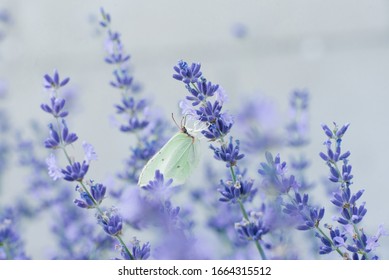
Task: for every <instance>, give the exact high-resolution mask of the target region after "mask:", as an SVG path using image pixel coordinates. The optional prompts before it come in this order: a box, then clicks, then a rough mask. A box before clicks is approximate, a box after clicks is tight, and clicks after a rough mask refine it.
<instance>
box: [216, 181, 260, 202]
mask: <svg viewBox="0 0 389 280" xmlns="http://www.w3.org/2000/svg"><path fill="white" fill-rule="evenodd" d="M253 184H254V180H249V181H240V180H237V181H236V182H235V184H233V183H232V182H231V181H229V182H226V183H225V182H223V180H221V181H220V185H221V186H222V187H224V189H219V192H220V194H221V195H222V197H221V198H219V200H220V201H222V202H232V203H237V202H238V200H239V201H242V202H245V201H246V200H247V201H252V200H253V198H254V196H255V194H256V193H257V189H253Z"/></svg>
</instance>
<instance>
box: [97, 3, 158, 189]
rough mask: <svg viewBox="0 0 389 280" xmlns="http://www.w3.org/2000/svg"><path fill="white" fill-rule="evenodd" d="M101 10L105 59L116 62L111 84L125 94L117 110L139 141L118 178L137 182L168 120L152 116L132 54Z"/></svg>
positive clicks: (122, 126) (126, 129)
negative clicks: (135, 73)
mask: <svg viewBox="0 0 389 280" xmlns="http://www.w3.org/2000/svg"><path fill="white" fill-rule="evenodd" d="M100 12H101V16H102V20H101V21H100V26H101V27H103V29H104V30H105V32H106V37H107V39H106V46H107V47H106V50H107V56H106V57H105V62H107V63H108V64H110V65H114V66H115V69H114V70H113V76H114V80H112V81H111V82H110V85H111V86H112V87H113V88H115V89H119V90H120V92H121V96H122V98H121V103H120V104H116V105H115V107H116V110H117V114H118V115H120V117H122V118H123V121H122V122H121V124H120V125H119V129H120V131H121V132H124V133H131V134H133V135H134V136H135V137H136V144H135V146H134V147H131V148H130V151H131V154H130V156H129V158H128V159H127V161H126V166H125V170H124V171H123V172H121V173H120V174H119V178H121V179H124V180H128V181H129V182H131V183H136V182H137V181H138V177H139V174H140V171H141V169H142V168H143V166H144V165H145V164H146V163H147V161H148V160H149V159H150V158H151V157H152V156H153V155H154V154H155V152H156V151H157V150H158V149H159V148H160V147H161V146H162V144H163V143H164V142H165V137H164V136H163V135H164V133H165V131H166V124H165V123H164V122H163V121H161V120H155V119H153V117H152V116H151V115H150V114H149V113H148V112H149V111H150V110H149V101H148V100H146V99H144V98H139V95H137V94H138V93H139V88H140V87H139V83H136V82H134V77H133V76H132V74H131V71H130V66H129V60H130V55H129V54H127V53H126V52H125V49H124V46H123V43H122V41H121V38H120V33H119V32H117V31H113V30H112V29H111V16H110V15H109V14H108V13H106V12H105V11H104V9H101V10H100ZM135 94H136V95H135Z"/></svg>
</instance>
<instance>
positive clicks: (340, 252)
mask: <svg viewBox="0 0 389 280" xmlns="http://www.w3.org/2000/svg"><path fill="white" fill-rule="evenodd" d="M316 229H317V231H318V232H319V233H320V234H321V235H322V236H324V238H325V239H327V240H328V241H329V242H330V243H331V246H333V247H336V246H335V244H334V242H332V240H331V238H329V237H328V236H327V234H325V232H324V231H323V230H322V229H321V228H320V227H319V226H317V227H316ZM335 251H336V252H338V254H339V255H340V256H341V257H342V258H343V257H344V254H343V253H342V251H340V249H339V248H338V247H336V249H335Z"/></svg>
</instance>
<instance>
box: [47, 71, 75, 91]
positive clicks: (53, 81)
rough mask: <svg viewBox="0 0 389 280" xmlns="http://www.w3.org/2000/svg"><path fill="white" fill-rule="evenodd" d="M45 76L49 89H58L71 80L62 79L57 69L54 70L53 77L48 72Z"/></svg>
mask: <svg viewBox="0 0 389 280" xmlns="http://www.w3.org/2000/svg"><path fill="white" fill-rule="evenodd" d="M43 77H44V79H45V82H46V84H45V85H44V87H45V88H47V89H54V90H57V89H59V88H60V87H63V86H65V85H66V84H67V83H68V82H69V80H70V79H69V78H65V79H63V80H62V81H61V80H60V78H59V74H58V72H57V70H55V71H54V75H53V77H50V76H49V75H48V74H46V75H44V76H43Z"/></svg>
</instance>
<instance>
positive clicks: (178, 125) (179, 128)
mask: <svg viewBox="0 0 389 280" xmlns="http://www.w3.org/2000/svg"><path fill="white" fill-rule="evenodd" d="M172 119H173V121H174V123H175V124H176V126H177V127H178V128H179V129H181V128H182V124H181V127H180V126H179V125H178V123H177V122H176V119H175V118H174V114H173V113H172Z"/></svg>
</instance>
